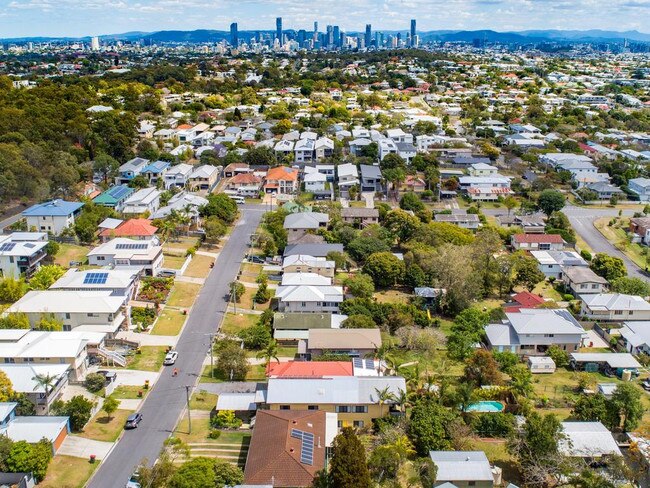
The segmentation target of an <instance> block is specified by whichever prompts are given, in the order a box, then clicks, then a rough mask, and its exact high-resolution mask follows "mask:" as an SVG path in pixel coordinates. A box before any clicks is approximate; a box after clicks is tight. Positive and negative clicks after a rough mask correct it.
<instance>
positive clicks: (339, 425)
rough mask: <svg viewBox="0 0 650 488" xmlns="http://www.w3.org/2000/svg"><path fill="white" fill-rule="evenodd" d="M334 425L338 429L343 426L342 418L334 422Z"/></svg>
mask: <svg viewBox="0 0 650 488" xmlns="http://www.w3.org/2000/svg"><path fill="white" fill-rule="evenodd" d="M336 426H337V427H338V428H339V429H341V428H342V427H343V421H342V420H339V421H338V422H336Z"/></svg>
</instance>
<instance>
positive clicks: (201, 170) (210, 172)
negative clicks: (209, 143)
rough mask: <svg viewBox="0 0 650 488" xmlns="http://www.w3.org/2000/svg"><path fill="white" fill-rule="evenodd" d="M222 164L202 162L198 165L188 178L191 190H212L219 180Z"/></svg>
mask: <svg viewBox="0 0 650 488" xmlns="http://www.w3.org/2000/svg"><path fill="white" fill-rule="evenodd" d="M219 173H221V166H212V165H210V164H202V165H201V166H198V167H196V168H195V169H194V170H193V171H192V172H191V173H190V176H189V178H188V181H187V184H188V187H189V189H190V191H210V190H212V189H213V188H214V187H215V185H216V184H217V182H218V181H219Z"/></svg>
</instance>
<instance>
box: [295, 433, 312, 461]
mask: <svg viewBox="0 0 650 488" xmlns="http://www.w3.org/2000/svg"><path fill="white" fill-rule="evenodd" d="M291 437H294V438H296V439H300V440H301V441H302V444H301V447H300V462H301V463H303V464H309V465H310V466H313V465H314V434H312V433H311V432H305V431H303V430H298V429H291Z"/></svg>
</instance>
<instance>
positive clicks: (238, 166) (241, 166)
mask: <svg viewBox="0 0 650 488" xmlns="http://www.w3.org/2000/svg"><path fill="white" fill-rule="evenodd" d="M252 172H253V170H252V169H251V167H250V166H249V165H247V164H246V163H230V164H229V165H228V166H226V167H225V168H224V169H223V176H224V178H232V177H233V176H235V175H237V174H240V173H252Z"/></svg>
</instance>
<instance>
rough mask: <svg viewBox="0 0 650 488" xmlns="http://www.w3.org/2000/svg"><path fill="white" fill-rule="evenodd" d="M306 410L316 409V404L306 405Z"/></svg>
mask: <svg viewBox="0 0 650 488" xmlns="http://www.w3.org/2000/svg"><path fill="white" fill-rule="evenodd" d="M307 410H318V405H308V406H307Z"/></svg>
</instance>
